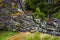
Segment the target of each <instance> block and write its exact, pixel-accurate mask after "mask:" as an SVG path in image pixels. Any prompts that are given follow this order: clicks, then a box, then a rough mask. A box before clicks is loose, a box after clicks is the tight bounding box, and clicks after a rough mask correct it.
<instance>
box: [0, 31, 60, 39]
mask: <svg viewBox="0 0 60 40" xmlns="http://www.w3.org/2000/svg"><path fill="white" fill-rule="evenodd" d="M15 34H17V36H18V38H17V39H16V40H21V39H23V40H60V36H53V35H49V34H44V33H40V32H35V33H28V32H27V34H26V35H27V36H26V35H25V34H24V32H22V34H20V33H19V34H18V33H17V32H7V31H4V32H0V40H7V39H8V38H10V37H12V36H13V35H15ZM17 36H16V37H17Z"/></svg>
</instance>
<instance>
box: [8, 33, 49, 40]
mask: <svg viewBox="0 0 60 40" xmlns="http://www.w3.org/2000/svg"><path fill="white" fill-rule="evenodd" d="M33 35H34V33H30V32H20V33H18V34H17V35H14V36H12V37H10V38H9V39H8V40H26V38H27V37H28V36H32V37H33ZM43 35H44V36H43ZM46 35H48V34H43V33H41V34H40V38H42V37H45V36H46ZM48 36H49V35H48Z"/></svg>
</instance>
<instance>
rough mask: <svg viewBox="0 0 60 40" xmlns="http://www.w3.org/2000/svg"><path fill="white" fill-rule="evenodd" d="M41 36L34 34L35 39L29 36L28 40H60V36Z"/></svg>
mask: <svg viewBox="0 0 60 40" xmlns="http://www.w3.org/2000/svg"><path fill="white" fill-rule="evenodd" d="M39 35H41V33H34V35H33V37H32V36H28V37H27V40H60V36H53V35H49V34H47V35H46V34H43V35H42V36H39ZM44 35H45V36H44ZM43 36H44V37H43Z"/></svg>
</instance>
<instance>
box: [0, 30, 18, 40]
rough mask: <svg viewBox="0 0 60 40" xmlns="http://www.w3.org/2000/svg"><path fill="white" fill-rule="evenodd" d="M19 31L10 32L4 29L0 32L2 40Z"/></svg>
mask: <svg viewBox="0 0 60 40" xmlns="http://www.w3.org/2000/svg"><path fill="white" fill-rule="evenodd" d="M16 33H17V32H8V31H2V32H0V40H7V39H8V38H9V37H11V36H13V35H15V34H16Z"/></svg>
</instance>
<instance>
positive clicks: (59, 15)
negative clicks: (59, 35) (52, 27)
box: [52, 10, 60, 19]
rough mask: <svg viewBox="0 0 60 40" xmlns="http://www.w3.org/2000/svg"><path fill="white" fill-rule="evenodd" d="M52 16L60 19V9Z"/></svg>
mask: <svg viewBox="0 0 60 40" xmlns="http://www.w3.org/2000/svg"><path fill="white" fill-rule="evenodd" d="M52 17H53V18H58V19H60V10H59V12H57V13H56V14H53V15H52Z"/></svg>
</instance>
